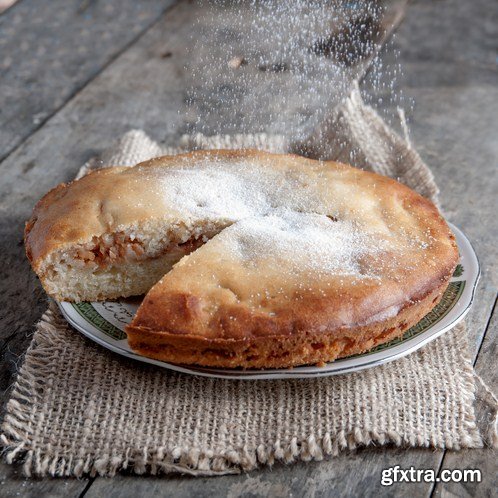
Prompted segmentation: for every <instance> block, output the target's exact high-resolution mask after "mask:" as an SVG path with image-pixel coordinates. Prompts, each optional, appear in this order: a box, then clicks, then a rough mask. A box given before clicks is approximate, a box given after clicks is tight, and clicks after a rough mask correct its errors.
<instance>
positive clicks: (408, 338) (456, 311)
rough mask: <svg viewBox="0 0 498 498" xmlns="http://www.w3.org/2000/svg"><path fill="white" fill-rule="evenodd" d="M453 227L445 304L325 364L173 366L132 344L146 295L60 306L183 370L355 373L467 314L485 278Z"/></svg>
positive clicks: (103, 338)
mask: <svg viewBox="0 0 498 498" xmlns="http://www.w3.org/2000/svg"><path fill="white" fill-rule="evenodd" d="M451 228H452V230H453V232H454V234H455V235H456V240H457V244H458V248H459V250H460V264H459V265H458V267H457V269H456V271H455V274H454V275H453V278H452V279H451V282H450V284H449V286H448V289H447V290H446V292H445V294H444V296H443V299H442V300H441V302H440V303H439V304H438V305H437V306H436V307H435V308H434V309H433V310H432V311H431V312H430V313H429V314H428V315H426V316H425V317H424V318H423V319H422V320H421V321H420V322H419V323H417V325H414V326H413V327H412V328H411V329H409V330H407V331H406V332H405V334H404V335H403V336H402V337H400V338H398V339H394V340H393V341H391V342H388V343H386V344H382V345H380V346H378V347H376V348H374V349H373V350H371V351H368V352H367V353H363V354H359V355H354V356H350V357H348V358H343V359H340V360H336V361H334V362H331V363H328V364H327V365H325V366H323V367H317V366H305V367H296V368H289V369H272V370H241V369H219V368H208V367H196V366H187V365H185V366H180V365H173V364H171V363H166V362H164V361H158V360H152V359H150V358H146V357H145V356H141V355H139V354H137V353H134V352H133V351H132V350H131V349H130V348H129V346H128V343H127V342H126V334H125V332H124V328H125V325H126V324H128V323H130V321H131V319H132V318H133V315H134V314H135V312H136V310H137V308H138V306H139V305H140V302H141V298H132V299H121V300H119V301H104V302H95V303H88V302H85V303H67V302H62V303H58V304H59V307H60V309H61V310H62V313H63V314H64V316H65V318H66V319H67V321H68V322H69V323H70V324H71V325H72V326H73V327H74V328H75V329H76V330H78V331H80V332H81V333H83V334H84V335H86V336H87V337H89V338H90V339H92V340H93V341H95V342H97V343H98V344H100V345H102V346H104V347H105V348H107V349H110V350H111V351H114V352H116V353H118V354H121V355H123V356H127V357H129V358H133V359H135V360H139V361H144V362H146V363H152V364H154V365H158V366H161V367H164V368H168V369H170V370H176V371H178V372H183V373H187V374H193V375H202V376H204V377H217V378H227V379H284V378H304V377H324V376H328V375H336V374H343V373H348V372H355V371H358V370H363V369H364V368H370V367H374V366H376V365H381V364H383V363H387V362H389V361H392V360H396V359H397V358H401V357H403V356H405V355H407V354H409V353H412V352H414V351H416V350H417V349H419V348H420V347H422V346H423V345H424V344H427V343H428V342H430V341H432V340H434V339H436V337H439V336H440V335H441V334H443V333H444V332H446V331H447V330H449V329H451V328H452V327H454V326H455V325H456V324H457V323H458V322H459V321H461V320H462V319H463V317H464V316H465V315H466V314H467V312H468V311H469V308H470V305H471V304H472V300H473V298H474V291H475V288H476V285H477V281H478V279H479V274H480V270H479V261H478V260H477V256H476V253H475V251H474V249H473V247H472V245H471V244H470V242H469V240H468V239H467V237H465V235H464V234H463V233H462V232H461V231H460V230H459V229H458V228H456V227H455V226H453V225H452V226H451Z"/></svg>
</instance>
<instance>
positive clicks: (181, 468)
mask: <svg viewBox="0 0 498 498" xmlns="http://www.w3.org/2000/svg"><path fill="white" fill-rule="evenodd" d="M61 328H68V325H67V323H66V322H65V320H64V319H63V318H62V317H61V315H60V314H59V312H58V311H57V309H56V307H55V304H54V303H51V305H50V307H49V309H48V310H47V311H46V312H45V314H44V315H43V316H42V318H41V320H40V322H39V323H38V334H40V335H41V338H42V341H39V343H37V342H36V341H33V342H32V344H31V345H30V347H29V349H28V351H27V356H26V361H25V362H24V364H23V366H22V367H21V369H20V372H19V375H18V378H17V379H18V380H17V384H16V386H15V390H14V392H13V393H12V397H11V399H10V401H9V402H8V405H7V415H6V417H5V420H4V423H3V434H2V436H1V442H2V445H3V446H4V454H5V459H6V462H7V463H9V464H11V463H13V462H14V461H23V473H24V474H25V475H26V476H28V477H31V476H46V475H51V476H53V477H68V476H73V477H81V476H83V475H90V476H96V475H100V476H114V475H115V474H116V473H117V472H119V471H121V470H128V471H131V472H134V473H135V474H145V473H148V474H151V475H157V474H160V473H170V472H177V473H182V474H188V475H192V476H216V475H222V474H237V473H240V472H241V471H250V470H253V469H255V468H257V467H258V466H260V465H270V466H271V465H273V464H274V463H276V462H281V463H284V464H290V463H292V462H295V461H297V460H301V461H305V462H308V461H311V460H315V461H320V460H323V459H324V458H326V457H334V456H337V455H338V454H339V453H340V452H341V451H343V450H355V449H357V448H359V447H365V446H369V445H373V446H375V445H377V444H378V445H386V444H392V445H394V446H396V447H406V448H409V447H425V448H430V447H432V448H440V449H450V450H459V449H462V448H480V447H482V446H483V440H482V438H481V437H480V436H479V432H478V431H476V424H475V422H474V421H473V417H472V415H471V414H467V415H468V419H467V420H466V424H467V427H468V429H469V434H472V435H469V436H467V437H466V438H463V439H462V440H461V442H460V443H455V442H454V441H453V440H452V439H451V438H445V437H444V435H442V436H443V437H442V438H437V439H435V438H431V440H428V439H427V438H426V437H424V436H423V435H421V434H419V435H415V434H414V435H412V436H410V437H409V438H406V437H404V436H403V435H402V434H399V433H397V432H395V431H390V432H386V433H379V432H375V431H372V430H368V428H364V429H361V428H359V427H354V428H352V429H351V430H350V431H345V430H341V431H340V432H338V433H337V434H335V435H334V436H332V435H331V434H329V433H326V434H325V435H324V436H323V437H319V438H317V437H315V436H314V435H313V434H311V435H304V436H303V437H301V438H298V437H294V438H292V439H291V440H290V442H282V441H275V442H273V443H271V444H267V445H259V446H258V447H257V448H255V449H249V448H247V447H243V448H240V449H231V450H228V451H226V452H219V453H217V452H214V451H213V450H211V449H209V448H198V447H194V448H192V447H174V448H166V447H160V448H156V449H154V450H149V449H148V448H141V449H128V450H127V451H126V452H125V453H124V454H113V455H108V454H104V455H87V456H86V457H85V458H70V459H68V458H65V457H62V456H59V455H57V454H56V455H53V456H47V453H45V454H43V453H42V452H41V450H40V449H37V450H33V449H31V448H29V447H28V446H27V445H26V442H27V441H29V439H30V438H29V432H26V431H29V428H30V425H29V420H30V415H31V412H32V409H33V406H35V405H36V404H37V402H41V399H40V396H41V393H42V392H43V389H44V387H47V386H45V385H44V379H45V376H44V375H43V371H44V369H46V368H49V367H50V365H51V363H52V361H53V359H52V354H53V346H55V345H56V344H57V343H59V341H60V333H59V330H60V329H61ZM461 337H462V339H461V340H462V341H465V340H466V339H465V337H464V334H462V335H461ZM40 343H43V344H44V347H43V348H41V347H40ZM460 346H461V347H460ZM458 349H459V351H460V354H461V355H462V357H463V359H464V360H465V362H464V364H465V365H466V367H465V372H464V377H463V379H464V385H463V386H462V390H463V395H464V397H465V398H466V399H467V400H468V401H469V402H470V403H473V402H474V401H475V397H476V392H477V384H478V383H479V384H478V385H479V386H480V387H481V389H484V390H485V391H486V393H487V396H488V397H489V398H486V399H487V401H488V403H489V407H490V413H489V414H488V415H489V416H488V419H489V420H491V423H490V429H489V433H488V440H487V441H486V443H487V444H488V445H490V446H494V447H497V446H498V437H497V423H498V419H497V416H498V412H497V407H498V404H497V402H496V398H495V397H494V395H493V394H492V393H491V391H489V389H488V388H487V387H486V385H485V384H484V383H483V382H482V380H481V379H480V378H479V377H478V376H477V375H476V374H475V372H474V370H473V368H472V366H471V363H470V361H469V360H470V359H469V358H467V355H466V353H465V350H466V348H465V347H464V345H463V344H459V348H458ZM28 353H29V354H28Z"/></svg>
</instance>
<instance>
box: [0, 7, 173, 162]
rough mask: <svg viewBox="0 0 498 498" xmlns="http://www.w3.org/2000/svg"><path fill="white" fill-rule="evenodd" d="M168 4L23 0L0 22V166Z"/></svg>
mask: <svg viewBox="0 0 498 498" xmlns="http://www.w3.org/2000/svg"><path fill="white" fill-rule="evenodd" d="M172 3H173V0H149V1H147V2H135V1H133V0H125V1H117V0H111V1H106V2H101V1H90V0H84V1H78V2H67V1H64V0H24V1H23V2H19V3H18V4H16V5H14V6H12V7H11V8H10V9H9V10H8V11H7V12H5V13H4V14H3V15H2V16H1V17H0V54H1V55H0V70H1V73H2V76H1V78H0V159H2V158H4V157H5V156H6V155H7V154H8V153H9V152H10V151H12V150H13V148H15V147H16V146H17V145H19V144H20V143H21V142H22V141H23V140H24V139H25V138H26V137H27V136H29V135H30V134H31V133H32V132H33V131H34V130H35V129H37V128H39V127H40V125H41V124H43V123H44V122H45V121H46V119H47V118H49V117H50V116H51V115H52V114H53V113H54V112H55V111H56V110H57V109H59V108H60V107H61V106H62V105H63V104H64V103H65V102H66V101H67V100H68V99H69V98H71V97H72V96H73V95H74V94H75V92H77V91H78V90H79V89H81V88H82V87H83V86H84V85H85V84H86V83H87V82H88V81H90V80H91V79H92V78H93V77H95V75H96V74H98V73H99V72H100V71H101V70H102V68H103V67H105V66H106V64H108V63H109V62H110V61H112V60H113V59H114V58H115V57H116V55H117V54H119V53H120V52H121V51H122V50H123V49H125V48H126V47H127V46H128V45H129V44H130V43H131V42H133V41H134V40H135V39H136V38H137V37H138V36H139V35H140V34H141V33H143V32H144V30H147V29H148V28H149V27H150V26H151V24H153V23H154V21H156V20H157V19H158V18H159V17H160V16H161V15H162V13H163V12H164V11H165V10H166V9H167V8H168V7H169V6H170V5H171V4H172Z"/></svg>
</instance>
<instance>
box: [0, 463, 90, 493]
mask: <svg viewBox="0 0 498 498" xmlns="http://www.w3.org/2000/svg"><path fill="white" fill-rule="evenodd" d="M89 482H90V481H89V480H88V479H60V478H55V479H27V478H26V477H24V476H23V475H22V473H21V469H20V468H19V467H17V466H13V465H7V464H5V463H3V462H1V463H0V496H1V497H2V498H19V497H22V498H78V497H79V496H81V495H82V494H83V493H84V491H85V488H86V487H87V486H88V483H89Z"/></svg>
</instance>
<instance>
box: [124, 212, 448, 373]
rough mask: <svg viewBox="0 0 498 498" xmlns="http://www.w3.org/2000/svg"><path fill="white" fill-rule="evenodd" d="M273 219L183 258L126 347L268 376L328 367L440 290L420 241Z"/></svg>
mask: <svg viewBox="0 0 498 498" xmlns="http://www.w3.org/2000/svg"><path fill="white" fill-rule="evenodd" d="M405 237H407V235H406V234H405V233H404V232H403V231H400V232H399V233H396V232H395V231H391V232H390V233H387V234H386V233H382V232H378V231H376V230H371V229H369V227H366V226H363V225H362V224H361V223H359V222H357V221H356V220H347V219H345V220H343V219H332V218H330V217H327V216H324V215H317V214H303V213H296V212H292V211H286V210H281V211H276V212H274V213H272V214H269V215H267V216H261V217H254V218H246V219H244V220H241V221H239V222H237V223H235V224H233V225H231V226H230V227H229V228H226V229H225V230H224V231H222V232H221V233H220V234H219V235H217V236H215V237H214V238H213V239H211V240H210V241H209V242H207V243H206V244H205V245H203V246H202V247H200V248H199V249H197V250H196V251H195V252H193V253H192V254H190V255H189V256H186V257H184V258H183V259H182V260H181V261H180V262H179V263H177V264H176V265H175V266H174V268H173V269H172V270H171V271H170V272H169V273H168V274H166V275H165V276H164V277H163V278H162V279H161V280H160V281H159V282H158V283H157V284H156V285H155V286H154V287H153V288H152V289H151V290H150V291H149V293H148V294H147V295H146V297H145V299H144V301H143V303H142V305H141V306H140V308H139V310H138V313H137V314H136V316H135V318H134V320H133V322H132V323H131V324H130V325H129V326H128V327H127V334H128V342H129V344H130V346H131V347H132V349H133V350H135V351H137V352H138V353H140V354H142V355H145V356H148V357H152V358H156V359H160V360H164V361H168V362H172V363H183V364H197V365H208V366H217V367H245V368H263V367H265V368H269V367H274V368H278V367H288V366H292V365H302V364H308V363H319V362H327V361H332V360H334V359H336V358H339V357H343V356H348V355H351V354H354V353H360V352H363V351H366V350H368V349H371V348H372V347H374V346H376V345H377V344H379V343H382V342H386V341H389V340H390V339H392V338H394V337H396V336H399V335H400V334H402V333H403V332H404V331H405V330H406V329H407V328H409V327H411V326H412V325H414V324H415V323H417V322H418V321H419V320H420V319H421V318H422V317H423V316H424V315H425V314H427V313H428V312H429V310H430V309H431V308H432V307H433V306H434V305H435V303H436V302H437V301H438V300H439V299H440V297H441V295H442V293H443V292H444V290H445V289H446V286H447V279H448V275H447V273H446V271H441V272H439V273H438V272H434V265H433V260H432V259H431V258H426V257H424V252H423V251H421V250H420V248H421V247H423V246H424V242H422V240H417V239H411V240H409V239H406V238H405Z"/></svg>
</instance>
